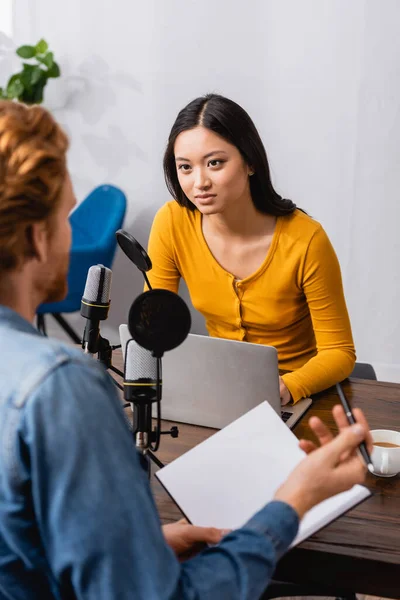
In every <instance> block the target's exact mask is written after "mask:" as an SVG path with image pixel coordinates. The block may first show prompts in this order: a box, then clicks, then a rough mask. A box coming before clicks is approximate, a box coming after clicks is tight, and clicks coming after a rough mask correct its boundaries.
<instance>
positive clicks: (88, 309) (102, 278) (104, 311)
mask: <svg viewBox="0 0 400 600" xmlns="http://www.w3.org/2000/svg"><path fill="white" fill-rule="evenodd" d="M111 278H112V271H111V269H108V268H107V267H104V266H103V265H94V266H93V267H90V269H89V271H88V275H87V278H86V285H85V291H84V292H83V298H82V301H81V315H82V317H84V318H85V319H87V323H86V326H85V331H84V334H83V339H82V348H83V349H84V351H85V353H86V354H97V353H98V352H99V344H100V340H101V336H100V321H104V320H105V319H107V317H108V311H109V309H110V291H111Z"/></svg>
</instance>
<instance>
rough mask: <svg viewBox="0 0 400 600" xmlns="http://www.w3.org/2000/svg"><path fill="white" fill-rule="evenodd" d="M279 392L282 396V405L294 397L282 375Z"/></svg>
mask: <svg viewBox="0 0 400 600" xmlns="http://www.w3.org/2000/svg"><path fill="white" fill-rule="evenodd" d="M279 394H280V397H281V405H282V406H285V404H289V402H290V401H291V399H292V396H291V395H290V392H289V390H288V389H287V387H286V385H285V384H284V382H283V379H282V377H279Z"/></svg>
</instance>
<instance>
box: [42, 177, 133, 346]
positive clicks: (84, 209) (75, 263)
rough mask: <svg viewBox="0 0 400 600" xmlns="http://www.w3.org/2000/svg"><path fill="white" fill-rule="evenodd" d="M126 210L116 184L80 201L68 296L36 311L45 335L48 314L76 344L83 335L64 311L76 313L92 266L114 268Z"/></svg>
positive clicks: (74, 219)
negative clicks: (67, 319) (118, 232)
mask: <svg viewBox="0 0 400 600" xmlns="http://www.w3.org/2000/svg"><path fill="white" fill-rule="evenodd" d="M125 210H126V196H125V194H124V193H123V192H122V191H121V190H120V189H118V188H116V187H114V186H113V185H100V186H99V187H97V188H95V189H94V190H93V191H92V192H91V193H90V194H89V195H88V196H87V198H85V200H83V202H81V204H80V205H79V206H78V207H77V208H76V210H75V211H74V212H73V213H72V214H71V216H70V223H71V227H72V247H71V256H70V266H69V272H68V295H67V297H66V298H65V300H62V301H61V302H54V303H51V304H42V305H41V306H39V308H38V310H37V327H38V329H39V330H40V331H41V332H42V333H43V334H44V335H46V324H45V315H46V314H51V315H52V316H53V317H54V319H55V320H56V321H57V323H58V324H59V325H60V326H61V327H62V328H63V329H64V331H65V332H66V333H67V334H68V335H69V336H70V338H71V339H72V340H73V341H74V342H75V343H76V344H80V343H81V338H80V337H79V336H78V335H77V333H76V332H75V331H74V330H73V329H72V327H71V326H70V325H69V323H67V321H66V320H65V319H64V318H63V317H62V314H61V313H72V312H77V311H78V310H80V308H81V299H82V295H83V292H84V289H85V284H86V277H87V273H88V270H89V268H90V267H91V266H92V265H96V264H102V265H104V266H105V267H108V268H111V265H112V263H113V259H114V255H115V250H116V247H117V240H116V237H115V232H116V231H117V230H118V229H121V227H122V224H123V220H124V216H125Z"/></svg>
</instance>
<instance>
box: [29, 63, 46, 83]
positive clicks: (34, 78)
mask: <svg viewBox="0 0 400 600" xmlns="http://www.w3.org/2000/svg"><path fill="white" fill-rule="evenodd" d="M42 77H45V72H44V71H43V69H41V68H40V67H34V68H33V71H32V72H31V83H32V86H34V85H35V84H36V83H37V82H38V81H39V80H40V79H41V78H42Z"/></svg>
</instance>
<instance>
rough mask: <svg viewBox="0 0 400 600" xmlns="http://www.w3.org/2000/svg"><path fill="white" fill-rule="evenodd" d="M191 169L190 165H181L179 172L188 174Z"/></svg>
mask: <svg viewBox="0 0 400 600" xmlns="http://www.w3.org/2000/svg"><path fill="white" fill-rule="evenodd" d="M190 169H191V167H190V165H187V164H183V165H179V166H178V171H185V172H187V171H190Z"/></svg>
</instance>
